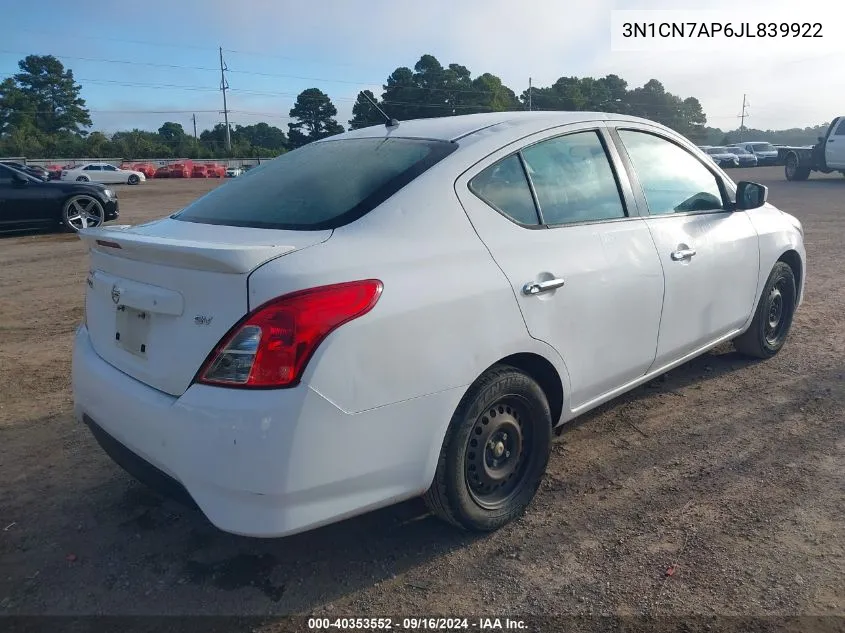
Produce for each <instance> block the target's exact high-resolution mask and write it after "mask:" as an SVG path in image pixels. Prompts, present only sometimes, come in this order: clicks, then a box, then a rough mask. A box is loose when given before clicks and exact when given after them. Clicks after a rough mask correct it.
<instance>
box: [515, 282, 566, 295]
mask: <svg viewBox="0 0 845 633" xmlns="http://www.w3.org/2000/svg"><path fill="white" fill-rule="evenodd" d="M565 283H566V282H565V281H564V280H563V279H549V280H547V281H529V282H528V283H527V284H525V285H524V286H523V287H522V294H524V295H529V296H530V295H538V294H540V293H543V292H549V291H551V290H556V289H557V288H560V287H561V286H562V285H563V284H565Z"/></svg>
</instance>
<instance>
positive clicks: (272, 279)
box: [249, 159, 568, 422]
mask: <svg viewBox="0 0 845 633" xmlns="http://www.w3.org/2000/svg"><path fill="white" fill-rule="evenodd" d="M447 161H448V159H446V161H444V163H446V162H447ZM441 166H442V167H441ZM454 173H456V172H455V170H454V169H448V165H444V164H443V163H441V164H439V165H437V166H435V167H434V168H432V169H430V170H429V171H427V172H426V173H425V174H423V175H422V176H421V177H419V178H418V179H417V180H415V181H414V182H413V183H411V184H410V185H409V186H407V187H406V188H404V189H403V190H402V191H400V192H398V193H397V194H396V195H394V196H393V197H392V198H391V199H390V200H388V201H387V202H386V203H384V204H383V205H381V206H380V207H379V208H377V209H375V210H373V211H372V212H370V213H369V214H368V215H366V216H364V217H363V218H361V219H359V220H357V221H356V222H354V223H352V224H350V225H347V226H345V227H341V228H339V229H337V230H336V231H335V232H334V235H333V236H332V238H331V239H329V240H328V241H327V242H325V243H323V244H321V245H319V246H317V247H311V248H307V249H304V250H301V251H297V252H295V253H292V254H290V255H286V256H283V257H281V258H279V259H277V260H274V261H272V262H270V263H267V264H265V265H264V266H262V267H261V268H260V269H258V270H257V271H256V272H254V273H253V274H252V276H251V278H250V280H249V297H250V306H251V307H254V306H257V305H259V304H260V303H262V302H264V301H267V300H269V299H271V298H273V297H276V296H279V295H282V294H285V293H287V292H292V291H294V290H299V289H303V288H308V287H313V286H319V285H323V284H330V283H338V282H342V281H351V280H356V279H367V278H377V279H380V280H381V281H382V282H383V284H384V291H383V293H382V296H381V298H380V299H379V301H378V303H377V305H376V306H375V308H374V309H373V310H372V311H371V312H370V313H368V314H367V315H365V316H363V317H361V318H359V319H356V320H354V321H351V322H349V323H346V324H345V325H343V326H341V327H340V328H339V329H337V330H335V332H333V333H332V334H330V335H329V337H328V338H327V339H326V340H325V341H324V342H323V343H322V344H321V345H320V347H319V348H318V350H317V352H316V354H315V355H314V357H313V358H312V359H311V361H310V362H309V364H308V366H307V368H306V370H305V374H304V376H303V381H304V382H305V383H306V384H307V385H308V386H309V387H310V388H312V389H314V390H315V391H317V392H319V393H320V394H321V395H323V396H324V397H325V398H327V399H328V400H330V401H331V402H333V403H334V404H335V405H336V406H337V407H339V408H340V409H342V410H344V411H346V412H350V413H357V412H360V411H364V410H368V409H372V408H375V407H379V406H383V405H387V404H392V403H395V402H400V401H404V400H409V399H412V398H417V397H420V396H424V395H428V394H432V393H436V392H441V391H445V390H447V389H453V388H456V387H464V386H468V385H469V384H470V383H471V382H472V381H474V380H475V379H476V378H477V377H478V376H479V375H480V374H481V373H482V372H483V371H484V370H485V369H486V368H487V367H489V366H490V365H492V364H494V363H495V362H496V361H498V360H500V359H501V358H503V357H505V356H508V355H510V354H514V353H518V352H534V353H537V354H540V355H541V356H544V357H545V358H547V359H548V360H549V361H550V362H551V363H552V364H553V365H554V366H555V367H556V369H558V373H559V375H560V376H561V380H562V381H563V382H564V389H567V387H568V381H567V379H566V377H565V371H564V369H563V363H562V360H561V359H560V357H559V356H557V354H556V353H555V352H554V351H553V350H552V348H550V347H549V346H547V345H546V344H545V343H541V342H539V341H536V340H535V339H532V338H531V337H530V336H529V335H528V332H527V330H526V327H525V324H524V321H523V320H522V316H521V314H520V312H519V309H518V306H517V303H516V299H515V297H514V296H513V291H512V290H511V287H510V284H509V283H508V281H507V279H506V278H505V277H504V275H503V273H502V272H501V270H500V269H499V268H498V266H497V265H496V264H495V262H494V261H493V259H492V258H491V256H490V254H489V252H488V251H487V249H486V247H485V246H484V244H483V243H482V242H481V240H480V239H479V238H478V236H477V235H476V234H475V232H474V230H473V229H472V226H471V225H470V223H469V220H468V219H467V217H466V215H465V214H464V211H463V209H462V207H461V206H460V204H459V202H458V200H457V197H456V196H455V193H454V190H453V181H454ZM446 422H448V420H447V421H446Z"/></svg>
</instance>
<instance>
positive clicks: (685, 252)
mask: <svg viewBox="0 0 845 633" xmlns="http://www.w3.org/2000/svg"><path fill="white" fill-rule="evenodd" d="M693 255H695V249H694V248H682V249H680V250H677V251H674V252H673V253H672V254H671V255H670V257H671V258H672V261H673V262H682V261H684V260H686V259H692V256H693Z"/></svg>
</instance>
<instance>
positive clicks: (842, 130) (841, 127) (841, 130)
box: [833, 118, 845, 136]
mask: <svg viewBox="0 0 845 633" xmlns="http://www.w3.org/2000/svg"><path fill="white" fill-rule="evenodd" d="M833 134H834V136H845V118H842V119H840V120H839V124H838V125H837V126H836V131H835V132H834V133H833Z"/></svg>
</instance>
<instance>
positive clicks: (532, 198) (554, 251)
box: [456, 123, 663, 410]
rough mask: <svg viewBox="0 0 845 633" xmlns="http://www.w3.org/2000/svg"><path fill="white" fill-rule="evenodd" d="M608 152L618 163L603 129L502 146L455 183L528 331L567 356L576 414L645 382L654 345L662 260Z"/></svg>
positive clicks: (573, 131) (560, 132)
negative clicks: (628, 386)
mask: <svg viewBox="0 0 845 633" xmlns="http://www.w3.org/2000/svg"><path fill="white" fill-rule="evenodd" d="M517 149H518V151H517ZM608 152H610V155H613V156H615V155H616V150H615V149H614V148H613V147H612V145H608V142H607V139H606V137H605V135H604V125H603V124H600V123H596V124H590V125H586V126H568V127H567V128H565V130H561V129H559V130H558V131H557V132H556V133H553V132H547V133H545V134H542V135H539V136H538V135H535V136H533V137H530V138H529V139H525V140H524V141H522V142H521V143H520V147H518V148H517V147H512V148H510V149H503V150H501V151H499V152H497V153H495V154H493V155H492V156H489V157H488V158H486V159H485V160H483V161H481V162H480V163H478V164H477V165H476V166H475V167H473V168H472V169H471V170H469V171H468V172H467V173H465V174H464V175H462V176H461V177H460V178H459V179H458V180H457V182H456V191H457V193H458V196H459V198H460V200H461V202H462V204H463V206H464V209H465V210H466V212H467V215H468V216H469V218H470V221H471V222H472V224H473V226H474V227H475V230H476V231H477V233H478V235H479V236H480V238H481V239H482V240H483V241H484V243H485V244H486V245H487V247H488V248H489V250H490V253H491V255H492V256H493V258H494V259H495V261H496V263H497V264H498V265H499V267H500V268H501V270H502V272H503V273H504V275H505V277H507V279H508V281H509V282H510V284H511V287H512V288H513V292H514V296H515V297H516V300H517V302H518V304H519V307H520V309H521V311H522V315H523V318H524V320H525V324H526V326H527V328H528V332H529V333H530V335H531V336H532V337H534V338H537V339H539V340H542V341H545V342H546V343H548V344H550V345H551V346H552V347H554V348H555V349H556V350H557V351H558V352H559V353H560V355H561V357H562V358H563V360H564V363H565V365H566V368H567V372H568V374H569V379H570V391H571V393H569V394H567V395H568V402H569V405H570V408H571V409H573V410H576V409H579V408H581V407H584V406H586V405H588V404H589V403H590V402H591V401H593V400H595V399H597V398H599V397H601V396H602V395H603V394H605V393H607V392H609V391H612V390H613V389H615V388H617V387H620V386H622V385H624V384H627V383H628V382H631V381H632V380H635V379H636V378H638V377H640V376H642V375H643V374H644V373H645V371H646V370H647V369H648V367H649V366H651V364H652V362H653V360H654V355H655V350H656V346H657V334H658V327H659V321H660V309H661V302H662V298H663V273H662V271H661V268H660V261H659V258H658V256H657V252H656V250H655V247H654V243H653V241H652V238H651V235H650V233H649V230H648V227H647V226H646V223H645V221H644V220H643V219H642V218H639V217H637V214H636V207H635V205H634V203H633V198H632V197H631V189H630V185H629V183H628V180H627V177H626V176H625V174H624V172H618V170H617V169H615V168H614V166H613V162H612V161H611V160H610V159H609V154H608ZM632 209H633V212H631V211H632ZM479 318H483V315H479Z"/></svg>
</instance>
